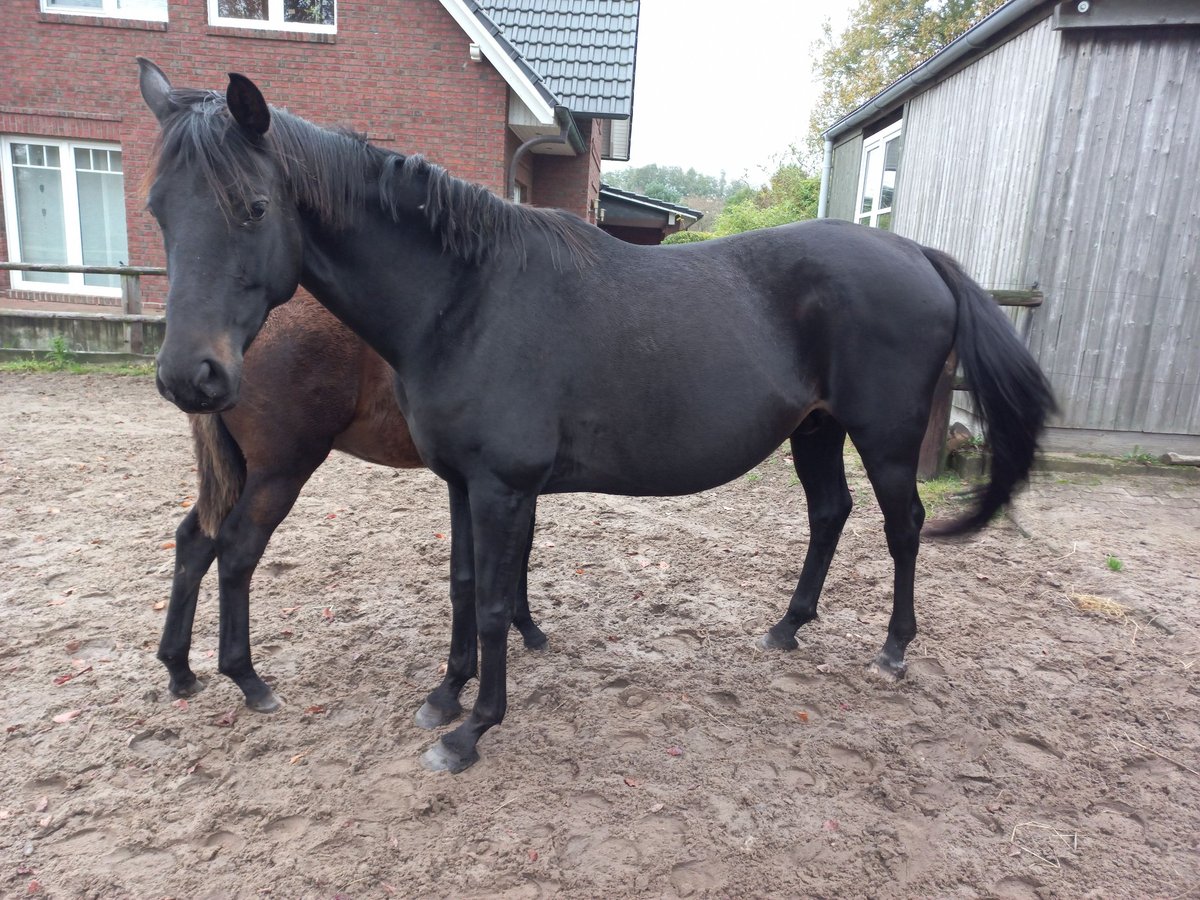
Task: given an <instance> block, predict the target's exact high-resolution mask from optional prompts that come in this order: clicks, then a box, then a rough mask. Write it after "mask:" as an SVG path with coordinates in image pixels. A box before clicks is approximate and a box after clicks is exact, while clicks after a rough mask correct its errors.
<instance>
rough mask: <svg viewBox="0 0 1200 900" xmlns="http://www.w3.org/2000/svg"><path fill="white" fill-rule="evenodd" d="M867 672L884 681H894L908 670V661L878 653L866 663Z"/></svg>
mask: <svg viewBox="0 0 1200 900" xmlns="http://www.w3.org/2000/svg"><path fill="white" fill-rule="evenodd" d="M867 672H868V673H869V674H871V675H875V676H877V677H879V678H882V679H883V680H884V681H889V682H896V681H899V680H900V679H902V678H903V677H904V676H905V674H906V673H907V672H908V663H906V662H905V661H904V660H899V661H896V660H894V659H892V658H891V657H889V656H887V655H886V654H884V653H880V654H879V655H878V656H876V657H875V658H874V659H873V660H871V662H869V663H868V664H867Z"/></svg>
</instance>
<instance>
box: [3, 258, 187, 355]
mask: <svg viewBox="0 0 1200 900" xmlns="http://www.w3.org/2000/svg"><path fill="white" fill-rule="evenodd" d="M0 270H8V271H13V270H16V271H22V272H54V273H67V274H83V275H118V276H120V278H121V312H120V313H80V312H69V313H67V312H51V311H43V310H19V311H14V310H0V315H5V314H8V315H20V316H21V317H23V318H29V319H60V320H84V321H94V322H121V323H123V324H125V326H126V328H125V340H126V344H127V345H128V348H129V352H130V353H133V354H135V355H138V356H140V355H141V354H142V346H143V328H142V326H143V325H144V324H145V323H146V322H159V321H161V319H162V317H161V316H147V315H145V314H143V312H142V282H141V279H142V276H143V275H161V276H164V277H165V276H166V274H167V270H166V269H164V268H162V267H160V266H70V265H60V264H58V263H22V262H0Z"/></svg>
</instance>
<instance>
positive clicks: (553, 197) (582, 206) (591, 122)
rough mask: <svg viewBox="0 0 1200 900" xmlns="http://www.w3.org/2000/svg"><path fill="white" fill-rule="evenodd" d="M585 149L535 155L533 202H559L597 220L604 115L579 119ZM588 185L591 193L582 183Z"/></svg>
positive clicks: (555, 203) (557, 204)
mask: <svg viewBox="0 0 1200 900" xmlns="http://www.w3.org/2000/svg"><path fill="white" fill-rule="evenodd" d="M577 123H578V125H579V132H580V135H581V137H582V138H583V142H584V147H585V150H584V152H583V153H581V154H579V155H578V156H551V155H548V154H546V155H534V163H533V172H534V176H533V203H535V204H536V205H538V206H556V207H559V208H560V209H566V210H570V211H571V212H573V213H575V214H577V215H580V216H583V217H584V218H585V219H587V220H588V221H589V222H593V223H594V222H595V221H596V212H595V201H596V200H598V199H599V197H600V148H601V138H602V137H603V134H604V133H603V131H602V130H601V129H603V128H604V127H605V125H606V123H605V121H604V120H603V119H578V120H577ZM583 184H586V185H587V193H586V195H584V194H583V193H582V192H581V191H580V185H583Z"/></svg>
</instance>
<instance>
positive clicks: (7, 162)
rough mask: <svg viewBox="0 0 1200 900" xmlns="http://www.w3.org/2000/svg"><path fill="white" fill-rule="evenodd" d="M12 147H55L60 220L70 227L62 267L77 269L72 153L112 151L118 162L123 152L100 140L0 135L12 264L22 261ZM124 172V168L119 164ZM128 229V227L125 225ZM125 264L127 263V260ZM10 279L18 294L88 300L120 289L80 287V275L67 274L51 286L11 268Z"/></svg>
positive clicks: (79, 252)
mask: <svg viewBox="0 0 1200 900" xmlns="http://www.w3.org/2000/svg"><path fill="white" fill-rule="evenodd" d="M13 144H40V145H42V146H47V147H49V146H53V147H57V148H58V159H59V171H60V173H61V175H60V177H61V178H62V182H63V198H62V202H63V221H65V222H67V223H68V225H69V226H70V225H71V224H72V223H73V225H74V227H68V228H67V233H66V244H67V261H66V262H65V263H64V265H70V266H78V265H83V235H82V230H81V228H80V222H79V188H78V182H77V181H76V170H75V150H76V149H80V150H116V151H118V152H121V155H122V162H123V161H124V152H123V151H122V149H121V145H120V144H113V143H107V142H104V141H64V140H59V139H57V138H44V137H35V136H32V135H21V134H6V135H3V136H0V155H2V156H3V159H2V160H0V181H2V183H3V188H4V225H5V235H6V236H7V238H8V254H9V258H10V259H11V260H12V261H13V262H22V261H23V257H22V254H21V234H20V226H19V223H18V220H17V219H18V217H17V191H16V181H15V179H14V177H13V163H12V145H13ZM121 168H122V170H124V165H122V167H121ZM124 179H125V174H124V171H122V173H121V180H122V183H124ZM126 228H128V225H127V226H126ZM125 239H126V244H127V245H128V240H129V236H128V233H127V234H126V238H125ZM127 262H128V261H127ZM9 275H10V276H11V278H12V281H11V284H12V289H13V290H21V291H38V292H40V293H47V294H80V295H84V296H88V297H120V296H121V288H120V287H108V286H105V285H98V284H84V281H83V279H84V275H83V273H81V272H71V273H68V274H67V275H66V278H67V281H66V282H65V283H55V282H48V281H31V280H30V279H29V278H27V277H26V273H25V272H23V271H21V270H20V269H13V270H11V271H10V272H9Z"/></svg>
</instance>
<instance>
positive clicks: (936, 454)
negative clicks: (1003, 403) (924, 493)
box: [917, 352, 958, 481]
mask: <svg viewBox="0 0 1200 900" xmlns="http://www.w3.org/2000/svg"><path fill="white" fill-rule="evenodd" d="M957 371H958V354H956V353H954V352H951V353H950V358H949V359H947V360H946V364H945V365H944V366H942V374H941V375H939V376H938V382H937V387H935V388H934V389H933V406H932V407H930V410H929V427H927V428H926V429H925V437H924V438H923V439H922V440H921V456H920V458H919V459H918V461H917V477H918V478H919V479H921V480H922V481H927V480H929V479H930V478H937V477H938V476H939V475H941V474H942V472H943V471H944V470H945V468H946V435H947V433H948V432H949V430H950V401H951V398H952V397H953V394H954V375H955V373H956V372H957Z"/></svg>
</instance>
